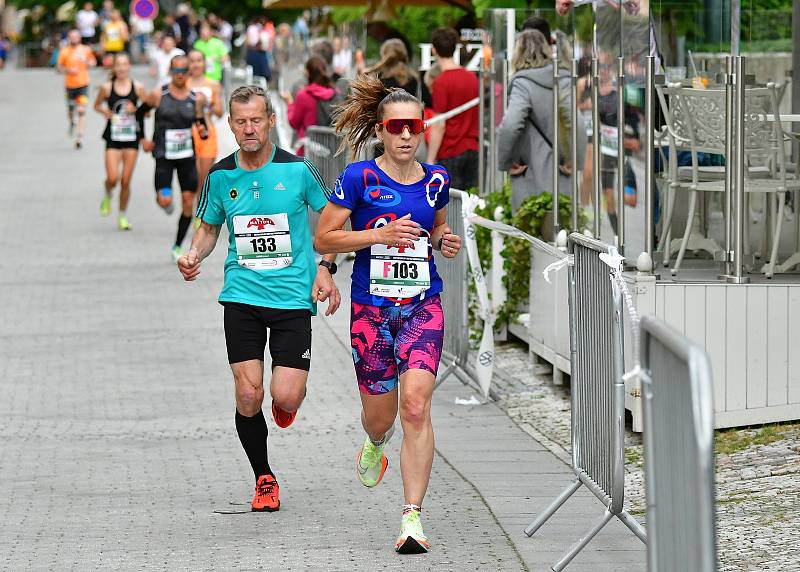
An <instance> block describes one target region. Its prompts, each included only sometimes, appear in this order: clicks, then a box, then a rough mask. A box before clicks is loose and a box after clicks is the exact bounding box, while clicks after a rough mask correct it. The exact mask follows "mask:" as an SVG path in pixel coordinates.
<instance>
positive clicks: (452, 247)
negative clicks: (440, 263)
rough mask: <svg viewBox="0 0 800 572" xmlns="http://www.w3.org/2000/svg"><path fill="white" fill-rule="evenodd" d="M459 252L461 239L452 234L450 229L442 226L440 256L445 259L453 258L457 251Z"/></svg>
mask: <svg viewBox="0 0 800 572" xmlns="http://www.w3.org/2000/svg"><path fill="white" fill-rule="evenodd" d="M459 250H461V237H460V236H458V235H457V234H453V233H452V232H451V231H450V227H449V226H447V225H445V226H444V234H442V247H441V252H442V256H444V257H445V258H455V257H456V255H457V254H458V251H459Z"/></svg>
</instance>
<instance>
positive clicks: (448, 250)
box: [431, 207, 461, 258]
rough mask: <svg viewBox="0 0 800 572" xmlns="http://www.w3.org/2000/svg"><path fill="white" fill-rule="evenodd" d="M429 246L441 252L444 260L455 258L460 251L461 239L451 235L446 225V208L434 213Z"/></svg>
mask: <svg viewBox="0 0 800 572" xmlns="http://www.w3.org/2000/svg"><path fill="white" fill-rule="evenodd" d="M431 246H433V248H434V249H436V250H439V251H441V253H442V256H444V257H445V258H455V256H456V255H457V254H458V251H459V250H461V237H460V236H458V235H457V234H453V232H452V230H450V227H449V226H448V224H447V207H442V208H440V209H439V210H438V211H436V217H435V218H434V220H433V231H431Z"/></svg>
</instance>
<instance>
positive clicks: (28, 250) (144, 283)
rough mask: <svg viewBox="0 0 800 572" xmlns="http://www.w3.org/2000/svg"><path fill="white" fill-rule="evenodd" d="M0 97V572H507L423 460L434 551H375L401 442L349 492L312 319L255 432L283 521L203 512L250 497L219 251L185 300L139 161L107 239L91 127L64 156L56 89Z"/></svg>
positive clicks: (496, 529) (508, 562)
mask: <svg viewBox="0 0 800 572" xmlns="http://www.w3.org/2000/svg"><path fill="white" fill-rule="evenodd" d="M99 77H100V75H99V73H98V74H96V75H95V79H96V80H98V79H99ZM0 81H2V82H3V89H0V125H3V128H4V133H5V135H4V137H3V138H2V140H0V156H2V157H3V161H2V163H0V191H2V195H3V200H4V204H5V206H4V208H3V209H0V245H2V257H0V288H1V289H2V293H3V295H2V298H0V316H2V320H1V321H0V443H2V444H1V445H0V451H2V454H0V569H2V570H9V571H15V572H16V571H19V570H113V569H119V570H170V571H171V570H256V569H261V570H264V569H266V570H276V569H281V570H348V571H349V570H376V569H381V570H400V569H407V568H408V566H409V565H411V566H413V567H415V568H420V569H426V570H486V569H494V570H520V569H525V566H524V564H523V563H522V562H521V561H520V558H519V556H518V554H517V552H516V551H515V549H514V547H513V544H512V543H511V542H510V540H509V538H508V536H507V534H506V532H505V531H504V530H503V529H502V528H501V527H500V526H499V525H498V523H497V521H496V519H495V517H494V515H493V514H492V513H491V511H489V510H488V509H487V507H486V505H485V503H484V502H483V500H482V498H481V495H480V493H479V492H478V491H477V490H475V488H474V487H473V486H472V485H471V484H470V483H469V482H468V481H466V480H465V479H464V478H461V477H460V476H459V474H458V473H457V472H456V471H455V470H454V469H453V468H452V467H451V466H450V465H449V464H447V463H445V462H442V461H441V459H439V460H438V461H437V462H436V463H435V464H434V471H433V475H432V479H431V488H430V495H429V497H428V498H427V499H426V506H425V508H426V513H425V514H426V517H425V524H426V532H428V534H429V535H430V537H431V539H432V542H433V543H434V550H433V552H432V553H431V554H429V555H427V556H425V557H423V558H422V559H418V560H415V561H413V564H409V561H408V560H403V559H402V558H399V557H398V556H397V555H396V554H395V553H394V550H393V543H394V539H395V535H396V534H397V531H398V526H399V522H400V509H401V505H402V500H403V499H402V493H401V491H402V488H401V483H400V472H399V457H398V449H399V443H400V440H399V439H396V440H393V441H392V442H391V443H390V445H389V448H388V449H389V452H388V454H389V455H390V458H391V459H392V462H393V467H392V468H391V469H390V470H389V471H388V473H387V477H386V479H385V481H384V483H382V484H381V486H380V487H378V488H377V489H375V490H371V491H368V490H366V489H364V487H362V486H361V485H359V484H358V483H357V481H356V479H355V477H354V471H353V459H354V457H355V453H356V448H357V446H358V444H360V442H361V440H362V439H363V430H362V429H361V428H360V424H359V422H358V413H359V409H360V405H359V400H358V393H357V390H356V389H355V384H354V382H353V379H352V362H351V360H350V356H349V353H348V352H347V350H346V349H343V348H342V347H341V345H340V344H339V342H338V340H337V339H336V338H335V337H334V335H333V333H332V331H331V329H330V328H329V327H326V326H325V325H324V323H321V319H317V322H316V324H315V330H314V331H315V339H314V348H313V352H314V354H315V363H316V364H318V365H316V366H315V367H314V368H313V369H312V373H311V377H310V385H309V396H308V400H307V402H306V404H305V405H304V407H303V409H302V410H301V412H300V415H299V417H298V420H297V421H296V423H295V425H294V426H293V427H291V428H290V429H289V430H286V431H283V430H280V429H276V428H275V427H274V425H273V424H272V422H271V420H270V421H269V423H270V426H271V429H270V432H271V435H270V447H271V449H270V452H271V462H272V466H273V467H274V469H275V470H276V472H277V475H278V478H279V480H280V484H281V487H282V490H281V493H282V501H283V507H282V509H281V510H280V511H279V512H277V513H274V514H251V513H248V514H244V515H220V514H214V513H213V510H214V509H217V508H225V507H227V506H229V503H230V502H231V501H235V502H247V501H249V498H250V497H251V495H252V492H253V491H252V489H253V477H252V473H251V472H250V467H249V465H248V463H247V460H246V458H245V456H244V453H243V452H242V450H241V447H240V445H239V443H238V440H237V437H236V432H235V429H234V423H233V418H234V405H233V392H232V384H231V379H230V371H229V368H228V366H227V361H226V356H225V344H224V337H223V331H222V313H221V308H220V306H219V305H218V304H216V302H215V300H216V296H217V293H218V291H219V288H220V286H221V283H222V262H223V253H224V251H225V247H224V244H225V238H224V237H223V238H222V239H221V244H222V245H221V246H220V247H219V248H218V249H217V252H216V253H215V254H214V255H213V256H212V258H211V259H209V260H208V261H207V263H206V264H205V265H204V268H205V270H204V273H203V275H202V276H201V277H200V280H199V281H198V282H197V283H194V284H191V285H187V284H184V283H183V282H182V281H181V280H180V278H179V275H178V273H177V271H176V269H175V267H174V266H173V265H172V263H171V259H170V254H169V249H170V247H171V244H172V240H173V239H174V233H175V227H176V217H177V213H175V214H174V215H173V216H172V217H166V216H165V215H164V213H163V212H161V211H160V210H159V209H157V208H156V206H155V204H154V200H153V190H152V174H153V161H152V158H150V157H148V156H145V155H142V156H140V158H139V164H138V168H137V171H136V174H135V179H134V184H133V197H132V202H131V206H130V208H129V218H130V220H131V224H132V225H133V231H131V232H129V233H121V232H119V231H117V230H116V226H115V222H116V221H115V217H114V216H112V217H109V218H105V219H104V218H101V217H100V216H99V214H98V207H99V201H100V198H101V192H102V191H101V189H102V186H101V184H102V177H103V171H102V147H101V142H100V139H99V133H100V132H101V123H100V120H99V117H98V116H97V114H92V115H90V120H89V124H88V129H87V133H88V134H89V135H88V136H87V139H86V144H85V148H84V149H83V150H82V151H75V150H73V149H72V147H71V142H70V141H69V140H68V139H67V137H66V121H65V119H64V112H63V95H62V89H61V79H60V78H59V77H57V76H56V75H55V74H53V73H52V72H51V71H40V72H39V71H35V72H26V73H25V74H24V77H23V74H22V73H20V72H15V71H13V70H9V71H7V72H3V74H2V79H1V80H0ZM23 88H24V90H23ZM92 95H93V94H92ZM9 126H10V127H11V129H8V127H9ZM115 210H116V205H115ZM345 311H346V310H345ZM267 407H268V405H267ZM266 411H267V412H268V411H269V409H268V408H267V409H266ZM267 415H268V416H269V414H268V413H267ZM450 432H451V434H457V433H458V428H457V427H452V429H451V430H450ZM446 435H447V431H444V432H443V435H442V436H443V437H446ZM531 441H532V440H531ZM456 499H457V502H456Z"/></svg>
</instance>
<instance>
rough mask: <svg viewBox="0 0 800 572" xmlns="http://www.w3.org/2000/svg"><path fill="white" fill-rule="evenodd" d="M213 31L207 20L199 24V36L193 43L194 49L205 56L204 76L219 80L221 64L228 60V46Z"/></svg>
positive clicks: (220, 77)
mask: <svg viewBox="0 0 800 572" xmlns="http://www.w3.org/2000/svg"><path fill="white" fill-rule="evenodd" d="M214 32H215V30H213V28H212V27H211V25H210V24H209V23H208V22H203V23H202V24H200V37H199V38H198V39H197V41H196V42H195V43H194V49H195V50H197V51H198V52H200V53H202V54H203V55H204V56H205V57H206V77H207V78H208V79H211V80H214V81H217V82H221V81H222V66H223V64H224V63H225V62H226V61H228V48H226V47H225V43H224V42H223V41H222V40H220V39H219V38H217V37H216V36H215V35H214Z"/></svg>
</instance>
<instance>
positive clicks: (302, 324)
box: [268, 309, 311, 429]
mask: <svg viewBox="0 0 800 572" xmlns="http://www.w3.org/2000/svg"><path fill="white" fill-rule="evenodd" d="M268 312H269V323H268V325H269V329H270V335H269V353H270V356H271V357H272V380H271V381H270V386H269V391H270V395H271V396H272V416H273V418H274V419H275V423H276V424H277V425H278V427H281V428H284V429H285V428H286V427H288V426H289V425H291V424H292V423H293V422H294V418H295V416H296V415H297V410H298V409H299V408H300V405H301V404H302V403H303V399H304V398H305V396H306V382H307V380H308V370H309V369H310V367H311V312H310V311H308V310H277V309H270V310H268Z"/></svg>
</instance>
